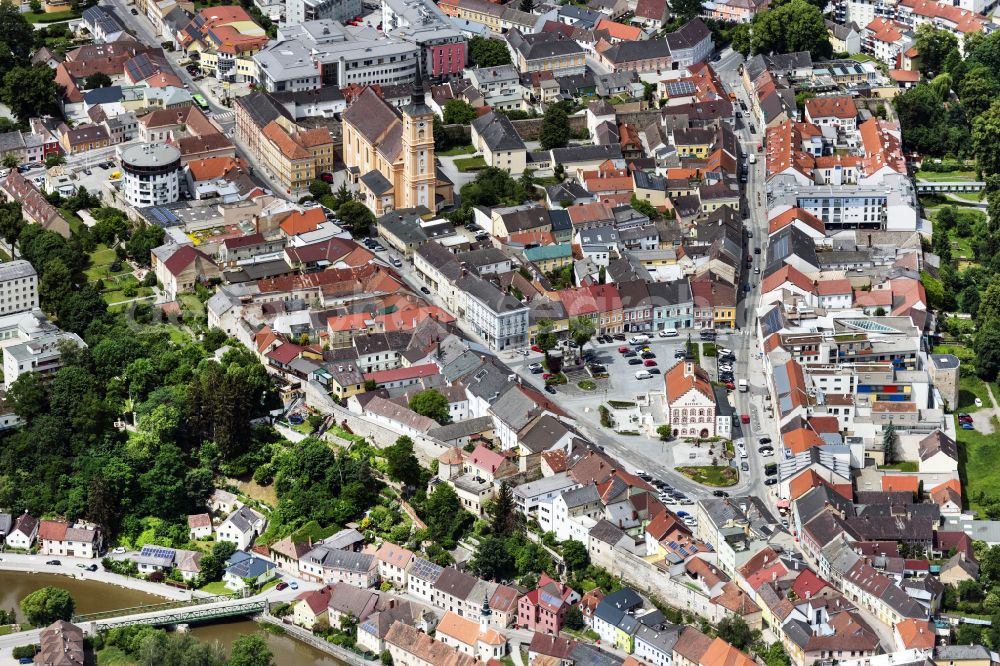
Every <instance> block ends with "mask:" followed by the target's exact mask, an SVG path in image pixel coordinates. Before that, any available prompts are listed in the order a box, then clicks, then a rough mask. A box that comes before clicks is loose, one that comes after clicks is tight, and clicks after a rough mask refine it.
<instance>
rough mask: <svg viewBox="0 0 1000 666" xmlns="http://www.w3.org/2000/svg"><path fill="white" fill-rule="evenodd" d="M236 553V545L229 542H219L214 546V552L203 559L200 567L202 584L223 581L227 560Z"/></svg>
mask: <svg viewBox="0 0 1000 666" xmlns="http://www.w3.org/2000/svg"><path fill="white" fill-rule="evenodd" d="M235 552H236V544H234V543H230V542H229V541H218V542H216V543H214V544H212V552H211V553H209V554H208V555H205V556H204V557H202V558H201V562H199V563H198V564H199V567H200V569H201V580H202V583H203V584H204V583H212V582H215V581H217V580H222V574H223V572H225V570H226V560H228V559H229V558H230V557H232V555H233V553H235Z"/></svg>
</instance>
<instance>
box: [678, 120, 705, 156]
mask: <svg viewBox="0 0 1000 666" xmlns="http://www.w3.org/2000/svg"><path fill="white" fill-rule="evenodd" d="M714 139H715V131H714V130H710V129H706V128H704V127H685V128H678V129H675V130H674V145H675V146H677V155H678V156H680V157H697V158H701V159H704V158H706V157H708V151H709V150H711V149H712V142H713V141H714Z"/></svg>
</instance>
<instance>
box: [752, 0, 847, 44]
mask: <svg viewBox="0 0 1000 666" xmlns="http://www.w3.org/2000/svg"><path fill="white" fill-rule="evenodd" d="M752 25H753V30H752V31H751V36H750V46H751V49H752V51H753V52H754V53H793V52H795V51H809V52H810V53H811V54H812V56H813V58H824V57H828V56H829V55H830V54H831V53H832V48H831V47H830V38H829V34H828V33H827V31H826V22H825V20H824V19H823V12H822V11H821V10H820V9H819V8H818V7H816V6H815V5H812V4H810V3H808V2H806V0H789V1H788V2H785V3H783V4H781V5H778V6H777V7H776V8H774V9H770V10H766V11H763V12H760V13H758V14H757V15H756V16H755V17H754V19H753V22H752Z"/></svg>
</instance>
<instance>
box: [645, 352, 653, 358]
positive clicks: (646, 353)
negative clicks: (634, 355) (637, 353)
mask: <svg viewBox="0 0 1000 666" xmlns="http://www.w3.org/2000/svg"><path fill="white" fill-rule="evenodd" d="M642 357H643V358H656V354H654V353H653V352H642Z"/></svg>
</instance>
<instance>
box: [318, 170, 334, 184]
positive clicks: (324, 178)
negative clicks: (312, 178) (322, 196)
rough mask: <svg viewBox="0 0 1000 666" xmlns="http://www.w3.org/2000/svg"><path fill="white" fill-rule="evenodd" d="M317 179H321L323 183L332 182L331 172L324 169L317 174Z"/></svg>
mask: <svg viewBox="0 0 1000 666" xmlns="http://www.w3.org/2000/svg"><path fill="white" fill-rule="evenodd" d="M319 179H320V180H322V181H323V182H324V183H332V182H333V174H332V173H330V172H329V171H324V172H323V173H321V174H320V175H319Z"/></svg>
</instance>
